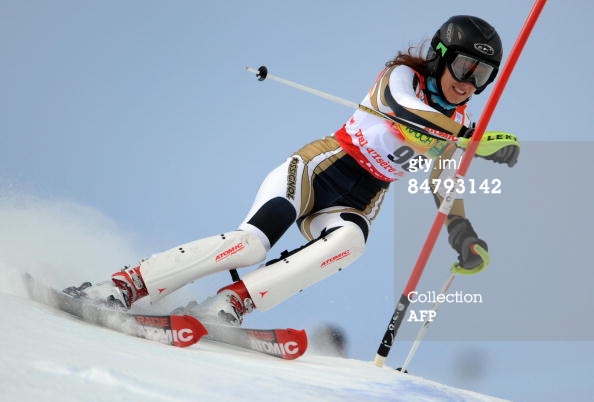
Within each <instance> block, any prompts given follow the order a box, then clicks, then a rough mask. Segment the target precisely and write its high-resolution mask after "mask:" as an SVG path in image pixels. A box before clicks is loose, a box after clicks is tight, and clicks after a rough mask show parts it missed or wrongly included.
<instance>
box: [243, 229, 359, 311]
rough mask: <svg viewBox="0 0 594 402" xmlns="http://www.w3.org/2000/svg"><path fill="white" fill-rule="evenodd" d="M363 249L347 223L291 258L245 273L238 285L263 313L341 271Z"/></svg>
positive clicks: (355, 230)
mask: <svg viewBox="0 0 594 402" xmlns="http://www.w3.org/2000/svg"><path fill="white" fill-rule="evenodd" d="M364 248H365V238H364V236H363V233H362V231H361V229H360V228H359V227H358V226H357V225H355V224H349V223H348V222H347V224H346V225H345V226H342V227H340V228H338V229H336V230H334V231H332V232H330V233H329V234H327V235H325V236H322V237H320V238H318V239H317V240H315V241H313V242H311V243H310V244H308V245H307V246H306V247H304V248H302V249H300V250H299V251H297V252H295V253H294V254H290V255H289V256H287V257H285V258H281V259H279V260H278V261H275V262H273V263H272V264H269V265H265V266H263V267H261V268H259V269H257V270H255V271H252V272H249V273H248V274H247V275H245V276H244V277H243V279H242V281H243V283H244V284H245V287H246V288H247V290H248V292H249V294H250V295H251V296H252V301H253V302H254V305H255V307H257V308H258V309H260V310H262V311H266V310H269V309H271V308H272V307H274V306H276V305H277V304H279V303H281V302H283V301H285V300H286V299H288V298H290V297H291V296H293V295H295V294H297V293H299V292H300V291H302V290H303V289H305V288H306V287H308V286H311V285H313V284H314V283H316V282H319V281H321V280H322V279H325V278H326V277H328V276H330V275H332V274H334V273H336V272H338V271H341V270H342V269H343V268H345V267H346V266H347V265H349V264H351V263H352V262H353V261H355V260H356V259H357V258H358V257H359V256H360V255H361V254H362V253H363V249H364Z"/></svg>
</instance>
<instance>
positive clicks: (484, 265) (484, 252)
mask: <svg viewBox="0 0 594 402" xmlns="http://www.w3.org/2000/svg"><path fill="white" fill-rule="evenodd" d="M472 247H473V250H474V252H475V253H477V254H478V255H479V256H480V257H481V259H482V260H483V262H482V263H481V264H479V265H478V266H476V267H474V268H472V269H467V268H463V267H462V266H460V264H459V263H457V262H455V263H454V264H453V265H452V268H451V271H452V272H454V273H456V274H462V275H474V274H478V273H479V272H483V271H484V270H485V269H486V268H487V266H488V265H489V263H490V262H491V256H489V253H488V252H487V250H485V249H484V248H482V247H481V246H479V245H478V244H475V245H474V246H472Z"/></svg>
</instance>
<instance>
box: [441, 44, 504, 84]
mask: <svg viewBox="0 0 594 402" xmlns="http://www.w3.org/2000/svg"><path fill="white" fill-rule="evenodd" d="M446 64H447V66H448V70H450V73H451V74H452V76H453V77H454V78H455V79H456V80H457V81H460V82H470V83H472V84H474V86H475V87H476V89H478V90H482V89H484V88H485V87H486V86H487V84H489V83H490V82H491V81H492V80H493V78H495V74H497V68H496V67H495V66H493V65H491V64H489V63H486V62H484V61H481V60H479V59H477V58H476V57H472V56H468V55H466V54H463V53H457V54H456V55H455V56H454V58H453V59H452V61H451V62H449V63H446Z"/></svg>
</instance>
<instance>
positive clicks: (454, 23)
mask: <svg viewBox="0 0 594 402" xmlns="http://www.w3.org/2000/svg"><path fill="white" fill-rule="evenodd" d="M460 53H462V54H465V55H468V56H472V57H475V58H477V59H479V60H480V61H482V62H485V63H487V64H489V65H491V66H493V67H494V69H493V72H492V74H491V76H490V77H489V79H488V81H487V82H486V83H485V84H484V85H482V86H480V88H479V87H477V90H476V92H475V93H477V94H479V93H481V92H482V91H483V89H485V88H486V87H487V85H489V84H490V83H491V82H493V80H494V79H495V77H496V76H497V72H498V70H499V65H500V64H501V58H502V56H503V47H502V45H501V38H500V37H499V35H498V34H497V31H496V30H495V28H493V27H492V26H491V25H490V24H489V23H488V22H487V21H485V20H483V19H481V18H478V17H473V16H470V15H456V16H453V17H451V18H450V19H448V20H447V21H446V22H445V23H444V24H443V25H442V26H441V27H440V28H439V29H438V30H437V32H436V33H435V35H434V36H433V39H432V40H431V47H430V48H429V52H428V54H427V60H429V61H430V63H429V68H430V71H431V75H432V76H434V77H435V78H436V79H438V82H439V78H440V77H441V74H442V73H443V69H444V68H445V66H446V64H447V63H451V62H452V61H453V60H454V58H455V57H456V56H457V55H458V54H460Z"/></svg>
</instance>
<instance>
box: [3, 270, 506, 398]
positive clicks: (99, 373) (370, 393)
mask: <svg viewBox="0 0 594 402" xmlns="http://www.w3.org/2000/svg"><path fill="white" fill-rule="evenodd" d="M0 268H2V269H1V271H0V272H1V273H0V314H1V316H2V319H1V320H0V334H1V335H0V344H1V345H2V353H1V355H0V389H1V390H2V400H3V401H10V402H12V401H22V402H29V401H31V402H39V401H48V402H49V401H59V402H69V401H109V402H117V401H127V402H129V401H143V402H151V401H196V400H201V401H214V400H221V401H303V402H306V401H328V402H331V401H340V402H346V401H406V402H411V401H423V402H431V401H476V402H479V401H481V402H485V401H502V399H497V398H492V397H488V396H484V395H480V394H477V393H474V392H470V391H465V390H460V389H456V388H452V387H448V386H446V385H442V384H439V383H436V382H432V381H429V380H426V379H423V378H420V377H416V376H413V375H411V374H402V373H400V372H398V371H396V370H394V369H393V368H390V367H388V366H384V367H382V368H378V367H375V366H374V365H373V363H372V362H366V361H359V360H353V359H345V358H341V357H332V356H323V355H316V354H315V353H313V352H307V353H306V354H305V355H304V356H303V357H301V358H300V359H299V360H296V361H284V360H281V359H277V358H274V357H270V356H265V355H260V354H257V353H254V352H249V351H244V350H240V349H237V348H233V347H229V346H226V345H220V344H217V343H214V342H208V341H201V342H199V343H198V344H196V345H194V346H192V347H190V348H186V349H181V348H175V347H171V346H167V345H162V344H159V343H155V342H151V341H147V340H143V339H138V338H133V337H130V336H127V335H124V334H120V333H118V332H115V331H111V330H108V329H104V328H99V327H96V326H93V325H90V324H87V323H84V322H81V321H79V320H77V319H75V318H73V317H71V316H69V315H67V314H65V313H63V312H60V311H57V310H55V309H53V308H51V307H49V306H46V305H43V304H39V303H37V302H34V301H32V300H30V299H28V298H27V297H26V292H25V289H24V286H23V284H22V281H21V278H20V276H21V274H20V272H19V271H18V270H15V269H11V268H7V267H0Z"/></svg>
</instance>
